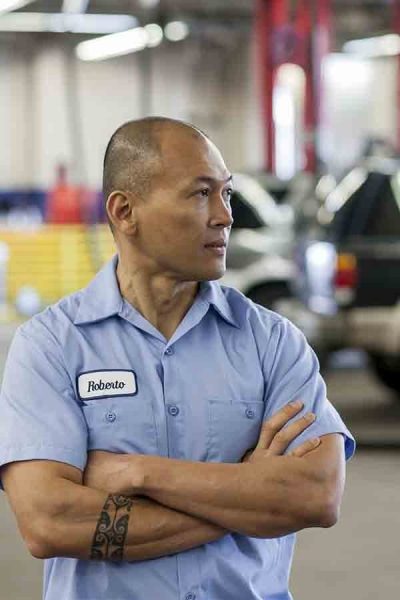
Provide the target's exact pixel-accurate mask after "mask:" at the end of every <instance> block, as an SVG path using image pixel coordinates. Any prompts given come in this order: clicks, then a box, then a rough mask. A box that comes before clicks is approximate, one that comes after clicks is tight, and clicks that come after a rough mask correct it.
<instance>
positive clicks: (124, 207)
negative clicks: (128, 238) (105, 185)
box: [106, 190, 137, 234]
mask: <svg viewBox="0 0 400 600" xmlns="http://www.w3.org/2000/svg"><path fill="white" fill-rule="evenodd" d="M135 209H136V206H135V198H134V195H133V194H131V193H129V192H122V191H120V190H115V191H114V192H112V193H111V194H110V195H109V196H108V198H107V202H106V211H107V214H108V218H109V219H110V221H111V223H112V224H113V226H114V229H116V230H117V231H120V232H121V233H125V234H133V233H135V231H136V226H137V223H136V210H135Z"/></svg>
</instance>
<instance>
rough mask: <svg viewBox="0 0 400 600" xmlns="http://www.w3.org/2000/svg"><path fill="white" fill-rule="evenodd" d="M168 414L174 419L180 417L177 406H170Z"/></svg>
mask: <svg viewBox="0 0 400 600" xmlns="http://www.w3.org/2000/svg"><path fill="white" fill-rule="evenodd" d="M168 412H169V414H170V415H172V416H173V417H176V415H179V408H178V407H177V406H175V404H172V405H171V406H168Z"/></svg>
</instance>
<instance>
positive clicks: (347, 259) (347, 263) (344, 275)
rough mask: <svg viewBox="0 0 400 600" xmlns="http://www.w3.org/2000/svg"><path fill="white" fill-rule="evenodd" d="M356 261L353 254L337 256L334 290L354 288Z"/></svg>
mask: <svg viewBox="0 0 400 600" xmlns="http://www.w3.org/2000/svg"><path fill="white" fill-rule="evenodd" d="M356 285H357V259H356V257H355V256H353V254H338V255H337V259H336V273H335V288H351V289H352V288H355V287H356Z"/></svg>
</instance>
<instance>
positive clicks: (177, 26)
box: [164, 21, 189, 42]
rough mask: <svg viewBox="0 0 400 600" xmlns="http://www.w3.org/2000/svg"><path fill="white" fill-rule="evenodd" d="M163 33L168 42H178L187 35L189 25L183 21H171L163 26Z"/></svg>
mask: <svg viewBox="0 0 400 600" xmlns="http://www.w3.org/2000/svg"><path fill="white" fill-rule="evenodd" d="M164 34H165V37H166V38H167V39H168V40H169V41H170V42H180V41H181V40H184V39H185V38H187V36H188V35H189V27H188V25H187V24H186V23H184V22H183V21H171V22H170V23H167V24H166V26H165V27H164Z"/></svg>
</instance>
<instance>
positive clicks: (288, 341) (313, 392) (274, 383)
mask: <svg viewBox="0 0 400 600" xmlns="http://www.w3.org/2000/svg"><path fill="white" fill-rule="evenodd" d="M263 369H264V376H265V384H266V387H265V398H264V401H265V412H264V420H266V419H268V418H269V417H271V416H272V415H273V414H275V413H276V412H277V411H278V410H279V409H280V408H282V407H283V406H284V405H285V404H287V403H288V402H291V401H293V400H297V399H298V400H301V401H302V402H303V403H304V409H303V410H302V412H301V413H300V414H299V415H298V416H297V417H295V418H298V417H299V416H301V415H302V414H305V413H306V412H313V413H315V415H316V420H315V422H314V423H313V424H312V425H310V426H309V427H308V428H307V429H306V430H305V431H304V432H303V433H302V434H301V435H299V436H298V437H297V438H296V439H295V440H294V441H293V442H292V443H291V444H290V446H288V448H287V451H288V452H289V451H290V450H293V449H294V448H295V447H297V446H299V445H300V444H301V443H302V442H304V441H305V440H307V439H310V438H312V437H317V436H322V435H326V434H329V433H340V434H342V435H343V437H344V442H345V444H344V445H345V455H346V460H348V459H350V458H351V457H352V456H353V454H354V452H355V440H354V437H353V435H352V434H351V433H350V431H349V430H348V428H347V427H346V425H345V424H344V422H343V420H342V419H341V417H340V415H339V413H338V412H337V410H336V409H335V408H334V406H333V405H332V404H331V402H329V400H328V399H327V396H326V385H325V383H324V381H323V379H322V377H321V375H320V372H319V363H318V359H317V357H316V355H315V353H314V351H313V350H312V349H311V347H310V346H309V344H308V343H307V340H306V339H305V337H304V335H303V334H302V332H301V331H300V330H299V329H298V328H297V327H295V326H294V325H293V324H292V323H291V322H290V321H288V320H287V319H280V320H279V321H277V322H275V324H274V325H273V327H272V330H271V337H270V340H269V343H268V346H267V351H266V354H265V357H264V360H263Z"/></svg>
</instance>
